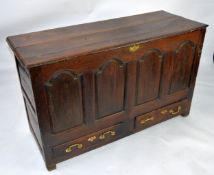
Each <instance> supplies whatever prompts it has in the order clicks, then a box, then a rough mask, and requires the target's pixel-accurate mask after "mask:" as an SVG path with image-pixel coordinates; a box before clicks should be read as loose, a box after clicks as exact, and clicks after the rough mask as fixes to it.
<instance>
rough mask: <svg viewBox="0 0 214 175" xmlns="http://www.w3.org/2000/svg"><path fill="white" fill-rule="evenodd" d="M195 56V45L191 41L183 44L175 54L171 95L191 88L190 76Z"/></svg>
mask: <svg viewBox="0 0 214 175" xmlns="http://www.w3.org/2000/svg"><path fill="white" fill-rule="evenodd" d="M194 54H195V44H194V43H193V42H191V41H185V42H183V43H181V44H180V45H179V46H178V48H177V49H176V50H175V52H174V57H173V60H172V65H171V66H172V68H171V70H172V72H171V82H170V88H169V93H170V94H172V93H175V92H178V91H181V90H184V89H185V88H188V87H189V82H190V75H191V70H192V65H193V60H194Z"/></svg>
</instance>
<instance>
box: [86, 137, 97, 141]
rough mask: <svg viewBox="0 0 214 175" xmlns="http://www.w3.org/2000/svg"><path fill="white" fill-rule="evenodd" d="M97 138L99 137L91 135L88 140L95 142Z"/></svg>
mask: <svg viewBox="0 0 214 175" xmlns="http://www.w3.org/2000/svg"><path fill="white" fill-rule="evenodd" d="M96 138H97V137H96V136H92V137H89V138H88V141H89V142H93V141H94V140H96Z"/></svg>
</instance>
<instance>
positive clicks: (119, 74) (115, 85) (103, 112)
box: [95, 59, 126, 119]
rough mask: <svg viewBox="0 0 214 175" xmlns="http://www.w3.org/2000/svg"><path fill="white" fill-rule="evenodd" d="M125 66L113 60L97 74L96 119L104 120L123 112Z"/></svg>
mask: <svg viewBox="0 0 214 175" xmlns="http://www.w3.org/2000/svg"><path fill="white" fill-rule="evenodd" d="M125 74H126V70H125V64H124V63H123V62H122V61H120V60H118V59H112V60H110V61H108V62H107V63H105V64H104V65H102V66H101V67H100V69H99V70H98V71H97V72H96V75H95V76H96V77H95V95H96V118H97V119H99V118H102V117H105V116H108V115H111V114H114V113H116V112H119V111H122V110H123V106H124V92H125V77H126V75H125Z"/></svg>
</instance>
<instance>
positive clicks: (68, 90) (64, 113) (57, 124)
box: [45, 70, 83, 132]
mask: <svg viewBox="0 0 214 175" xmlns="http://www.w3.org/2000/svg"><path fill="white" fill-rule="evenodd" d="M45 86H46V91H47V95H48V103H49V111H50V116H51V120H52V130H53V132H60V131H63V130H66V129H69V128H72V127H75V126H77V125H80V124H82V123H83V105H82V87H81V86H82V85H81V77H80V76H78V75H76V74H74V73H73V72H71V71H70V70H64V71H60V72H57V73H55V74H54V75H53V76H52V77H51V78H50V79H49V80H48V81H47V82H46V84H45Z"/></svg>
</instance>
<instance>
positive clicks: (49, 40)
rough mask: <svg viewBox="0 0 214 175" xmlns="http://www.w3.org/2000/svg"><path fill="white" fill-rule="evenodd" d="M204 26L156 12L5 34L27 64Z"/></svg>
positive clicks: (56, 59) (41, 62) (64, 57)
mask: <svg viewBox="0 0 214 175" xmlns="http://www.w3.org/2000/svg"><path fill="white" fill-rule="evenodd" d="M205 26H206V25H204V24H201V23H198V22H194V21H191V20H187V19H185V18H183V17H180V16H176V15H172V14H170V13H167V12H165V11H158V12H153V13H148V14H143V15H137V16H131V17H125V18H118V19H114V20H108V21H104V22H96V23H92V24H82V25H77V26H74V27H73V26H71V27H66V28H60V29H53V30H48V31H43V32H37V33H29V34H24V35H18V36H13V37H8V43H9V44H10V45H11V47H12V48H13V50H14V52H15V54H16V55H17V56H18V59H20V61H21V62H23V63H24V64H26V66H28V67H32V66H35V65H40V64H47V63H50V62H56V61H59V60H64V59H66V57H68V56H78V55H82V54H87V53H90V52H95V51H99V50H104V49H107V48H114V47H117V46H121V45H124V44H129V43H130V41H132V42H139V41H147V40H151V39H154V38H161V37H165V36H166V35H167V36H170V35H171V36H172V35H176V34H180V33H183V32H186V31H192V30H195V29H197V28H200V27H205Z"/></svg>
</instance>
